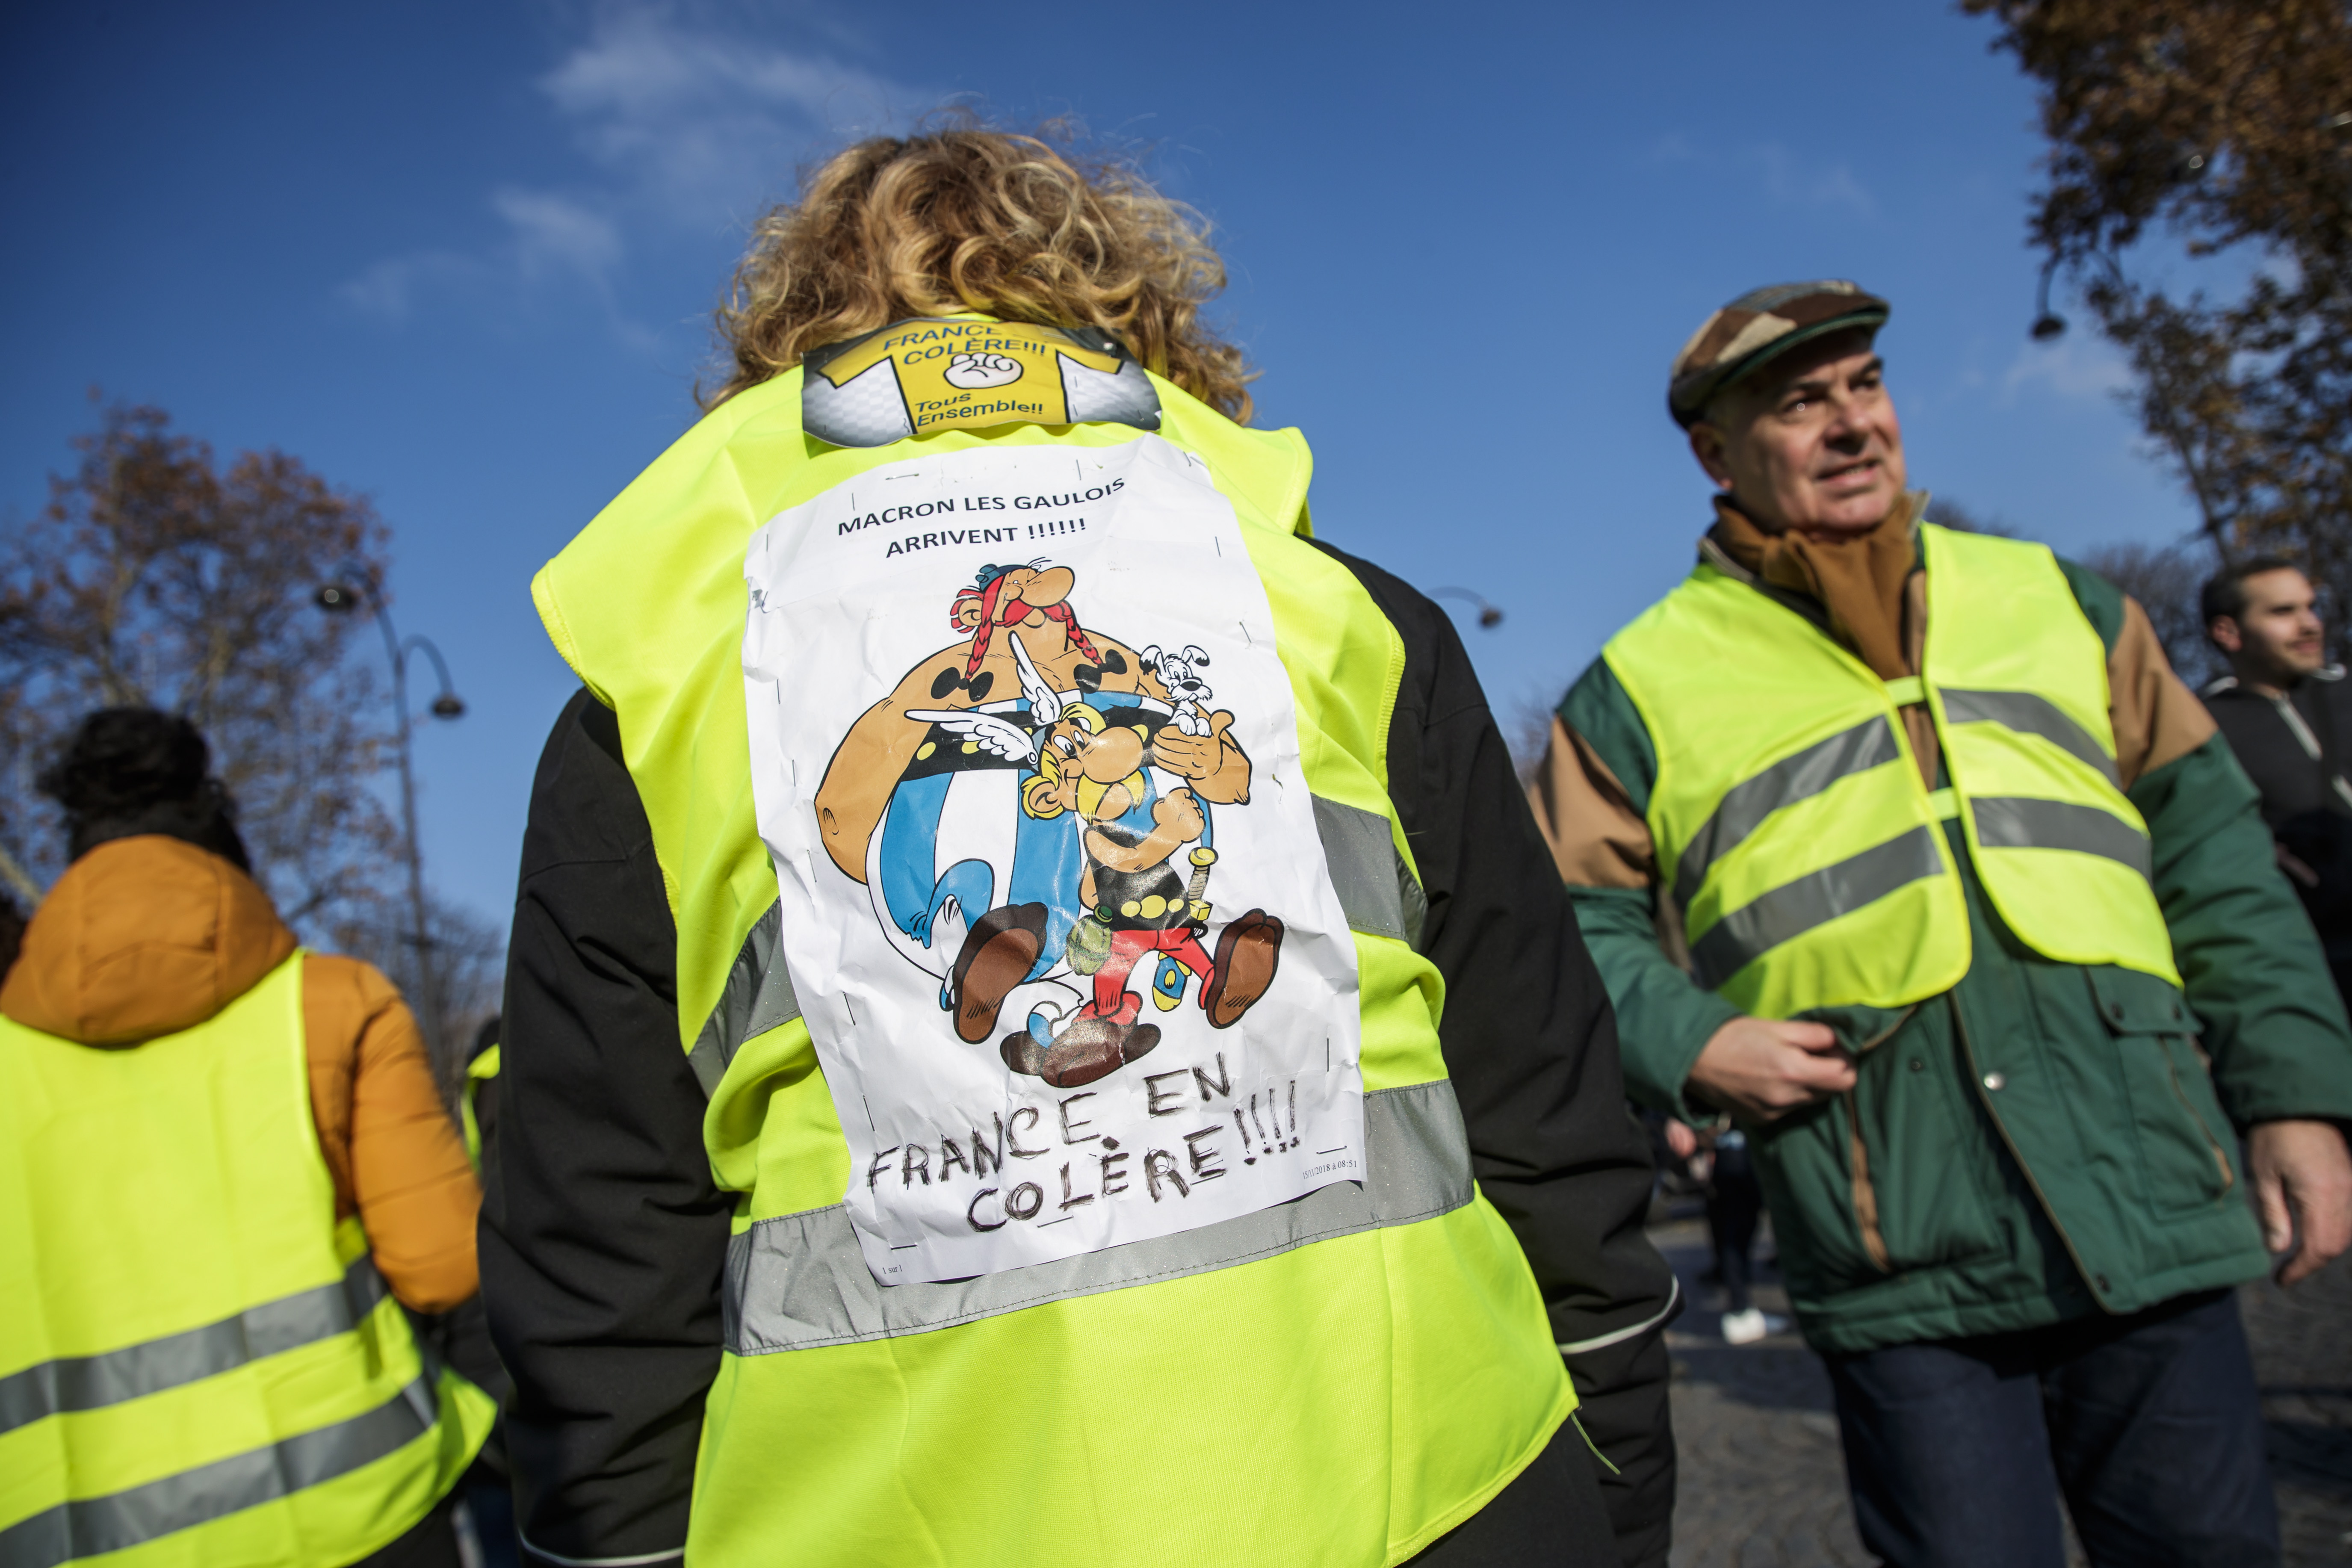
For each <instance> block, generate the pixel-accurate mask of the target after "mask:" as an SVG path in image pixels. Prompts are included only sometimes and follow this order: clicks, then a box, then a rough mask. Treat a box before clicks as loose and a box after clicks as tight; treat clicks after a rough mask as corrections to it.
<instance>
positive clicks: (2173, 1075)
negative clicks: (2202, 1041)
mask: <svg viewBox="0 0 2352 1568" xmlns="http://www.w3.org/2000/svg"><path fill="white" fill-rule="evenodd" d="M2159 1048H2160V1049H2162V1050H2163V1052H2164V1072H2165V1076H2166V1077H2167V1078H2168V1079H2171V1080H2172V1098H2173V1099H2175V1100H2179V1101H2180V1109H2181V1110H2185V1111H2187V1112H2189V1121H2194V1122H2195V1123H2197V1131H2198V1132H2199V1134H2200V1136H2202V1137H2203V1138H2204V1140H2205V1147H2206V1148H2207V1149H2208V1150H2210V1152H2212V1155H2213V1163H2214V1164H2215V1165H2217V1166H2219V1167H2220V1168H2221V1191H2220V1192H2218V1193H2216V1194H2213V1201H2214V1202H2215V1203H2220V1202H2221V1200H2222V1199H2223V1198H2226V1197H2228V1196H2229V1195H2230V1189H2231V1187H2234V1186H2236V1185H2237V1184H2238V1173H2236V1172H2235V1171H2232V1170H2231V1169H2230V1156H2229V1154H2228V1153H2227V1152H2225V1151H2224V1150H2223V1149H2222V1147H2221V1140H2220V1139H2218V1138H2216V1137H2214V1136H2213V1130H2212V1129H2211V1128H2210V1127H2208V1126H2206V1125H2205V1118H2204V1117H2203V1116H2202V1115H2201V1114H2200V1113H2199V1111H2198V1110H2197V1107H2196V1104H2195V1103H2194V1102H2193V1101H2191V1100H2189V1090H2188V1089H2185V1088H2183V1087H2182V1085H2181V1082H2180V1064H2179V1063H2178V1062H2176V1061H2174V1060H2173V1059H2172V1050H2171V1047H2168V1046H2164V1047H2159Z"/></svg>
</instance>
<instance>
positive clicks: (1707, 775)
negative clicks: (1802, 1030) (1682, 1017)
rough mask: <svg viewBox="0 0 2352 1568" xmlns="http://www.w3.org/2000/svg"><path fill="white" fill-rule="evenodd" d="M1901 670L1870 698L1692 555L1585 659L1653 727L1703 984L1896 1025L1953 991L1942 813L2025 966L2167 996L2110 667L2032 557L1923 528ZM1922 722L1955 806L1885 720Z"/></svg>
mask: <svg viewBox="0 0 2352 1568" xmlns="http://www.w3.org/2000/svg"><path fill="white" fill-rule="evenodd" d="M1919 539H1920V550H1921V554H1922V561H1923V563H1924V566H1925V569H1926V572H1927V639H1926V647H1925V651H1924V654H1923V656H1922V659H1921V665H1922V668H1921V672H1920V674H1919V675H1918V676H1917V677H1916V678H1913V679H1906V680H1901V681H1895V682H1887V681H1882V680H1880V679H1878V677H1877V676H1876V675H1874V674H1873V673H1872V672H1871V670H1870V669H1869V668H1867V667H1866V666H1864V664H1863V663H1862V661H1861V660H1860V659H1858V658H1855V657H1854V656H1853V654H1851V653H1849V652H1848V651H1846V650H1845V649H1844V648H1843V647H1840V646H1839V645H1838V644H1837V643H1836V642H1835V641H1834V640H1833V639H1832V637H1830V636H1829V635H1828V634H1827V633H1826V632H1824V631H1822V629H1820V628H1819V627H1818V626H1814V625H1813V624H1812V623H1811V622H1810V621H1808V620H1807V619H1805V618H1804V617H1803V616H1801V615H1799V614H1797V613H1796V612H1795V611H1793V610H1791V609H1789V608H1788V607H1786V606H1784V605H1780V604H1779V603H1777V602H1776V601H1774V600H1773V599H1772V598H1771V597H1770V596H1769V595H1765V594H1763V593H1760V592H1759V591H1757V589H1755V588H1754V587H1753V586H1751V585H1749V584H1746V583H1743V582H1741V581H1740V580H1738V578H1736V577H1733V576H1731V575H1730V574H1727V573H1725V572H1723V571H1721V570H1720V569H1718V568H1717V567H1716V566H1715V565H1713V564H1711V563H1706V562H1702V563H1700V565H1699V566H1698V567H1697V568H1696V570H1695V571H1694V572H1692V574H1691V575H1690V576H1689V577H1688V578H1687V579H1685V581H1684V583H1683V584H1681V585H1680V586H1679V587H1677V588H1676V589H1675V591H1674V592H1673V593H1671V594H1669V595H1666V597H1665V598H1664V599H1662V600H1660V601H1659V602H1658V603H1657V604H1656V605H1653V606H1651V608H1650V609H1649V610H1648V611H1647V612H1645V613H1644V614H1643V616H1641V617H1640V618H1639V619H1637V620H1635V621H1634V622H1633V624H1632V625H1631V626H1627V627H1626V628H1625V629H1624V630H1623V631H1622V632H1620V633H1618V634H1617V636H1616V637H1612V639H1610V642H1609V645H1608V647H1606V648H1605V649H1604V650H1603V651H1602V657H1603V658H1606V659H1607V660H1608V664H1609V668H1610V670H1611V671H1612V673H1613V674H1614V675H1615V676H1616V677H1617V679H1618V681H1619V683H1620V684H1621V685H1622V686H1623V687H1624V689H1625V691H1626V694H1627V695H1628V696H1629V697H1630V698H1632V700H1633V705H1634V707H1635V708H1636V709H1638V710H1640V712H1641V715H1642V719H1643V723H1645V724H1646V725H1647V726H1648V727H1649V731H1650V736H1651V741H1652V743H1653V744H1654V746H1655V747H1656V749H1657V757H1658V776H1657V784H1656V787H1655V790H1654V793H1653V795H1651V798H1650V807H1649V825H1650V831H1651V833H1652V835H1653V837H1654V842H1655V844H1656V847H1657V857H1658V866H1659V868H1660V876H1661V879H1662V880H1663V881H1664V884H1665V887H1666V889H1667V892H1668V896H1670V897H1672V898H1673V899H1674V900H1675V904H1676V906H1677V907H1678V908H1679V909H1680V910H1681V912H1682V916H1683V921H1684V927H1685V931H1686V932H1687V934H1688V937H1689V941H1690V948H1691V958H1692V962H1693V964H1694V966H1695V969H1696V977H1697V979H1698V981H1699V983H1700V984H1702V985H1705V986H1706V987H1708V988H1709V989H1711V990H1715V991H1717V992H1719V993H1721V994H1723V995H1724V996H1725V997H1727V998H1728V999H1729V1000H1731V1001H1732V1002H1735V1003H1737V1004H1738V1005H1739V1006H1740V1007H1741V1008H1742V1009H1744V1010H1746V1011H1748V1012H1749V1013H1752V1014H1756V1015H1758V1016H1764V1017H1773V1018H1786V1017H1792V1016H1796V1015H1798V1014H1800V1013H1802V1012H1805V1011H1806V1010H1808V1009H1811V1008H1816V1007H1831V1006H1841V1005H1853V1004H1864V1005H1873V1006H1880V1007H1897V1006H1903V1005H1908V1004H1910V1003H1913V1002H1917V1001H1920V1000H1922V999H1924V998H1926V997H1928V996H1932V995H1935V994H1937V993H1939V992H1942V991H1946V990H1948V989H1950V988H1951V987H1952V986H1953V985H1955V984H1958V982H1959V980H1960V977H1961V976H1962V975H1964V974H1966V973H1968V969H1969V917H1968V909H1967V905H1966V902H1965V899H1964V895H1963V893H1962V891H1961V889H1960V883H1959V879H1958V875H1957V873H1956V870H1955V868H1954V867H1953V866H1952V865H1951V863H1950V856H1949V853H1948V845H1947V841H1946V837H1945V832H1944V829H1943V826H1942V824H1943V823H1944V822H1946V821H1948V820H1951V819H1953V818H1958V821H1959V822H1960V824H1961V826H1962V828H1963V830H1964V833H1965V838H1966V842H1967V845H1968V848H1969V858H1970V859H1971V860H1972V861H1973V862H1974V864H1975V867H1976V871H1977V875H1978V877H1979V879H1981V881H1982V883H1983V886H1984V889H1985V892H1986V894H1987V895H1988V897H1989V898H1990V900H1991V902H1992V905H1993V908H1994V909H1995V910H1997V911H1999V913H2000V918H2001V919H2002V921H2005V922H2006V923H2007V924H2008V926H2009V928H2010V929H2011V931H2015V932H2016V933H2017V935H2018V937H2019V938H2020V939H2021V940H2022V941H2023V942H2025V943H2026V944H2027V945H2028V946H2030V947H2032V949H2033V950H2034V951H2035V952H2039V953H2042V955H2043V956H2045V957H2048V958H2053V959H2057V960H2059V961H2061V962H2063V963H2084V964H2117V965H2121V966H2122V967H2124V968H2127V969H2137V970H2141V971H2143V972H2145V973H2149V974H2154V975H2157V976H2158V977H2160V978H2162V979H2165V980H2168V981H2170V982H2172V983H2173V984H2179V973H2177V972H2176V970H2175V969H2174V967H2173V962H2172V942H2171V937H2170V934H2169V933H2168V931H2167V930H2166V927H2165V924H2164V915H2163V911H2162V910H2160V909H2159V908H2158V904H2157V901H2156V895H2155V892H2154V889H2153V888H2152V887H2151V886H2150V882H2149V878H2150V875H2151V867H2152V862H2151V855H2150V847H2149V843H2148V835H2147V824H2146V823H2145V822H2144V821H2143V820H2142V819H2141V817H2140V815H2139V813H2138V811H2137V809H2135V808H2134V807H2133V805H2132V804H2131V801H2130V800H2129V799H2128V798H2127V797H2126V795H2125V794H2124V792H2123V788H2122V785H2121V784H2120V783H2119V782H2118V780H2117V776H2116V749H2115V736H2114V733H2113V731H2112V730H2111V728H2110V725H2109V721H2108V717H2107V667H2106V653H2105V647H2104V646H2103V645H2102V644H2101V642H2100V639H2099V635H2098V633H2097V631H2096V630H2095V629H2094V628H2093V627H2092V626H2091V625H2090V623H2089V621H2088V620H2086V619H2085V618H2084V615H2083V612H2082V608H2081V606H2080V605H2077V604H2076V603H2075V601H2074V594H2073V592H2072V591H2071V590H2070V589H2069V588H2068V586H2067V584H2066V579H2065V575H2064V574H2063V573H2062V572H2060V570H2059V569H2058V565H2057V562H2056V560H2055V558H2054V557H2053V556H2052V554H2051V553H2050V552H2049V551H2048V550H2047V549H2045V548H2044V547H2042V546H2041V545H2038V544H2028V543H2023V542H2017V541H2013V540H2006V539H1996V538H1989V537H1986V536H1983V535H1979V534H1969V533H1958V532H1955V531H1951V530H1948V529H1944V528H1938V527H1937V526H1935V525H1934V524H1932V523H1923V524H1921V525H1920V528H1919ZM1921 700H1925V701H1926V702H1927V704H1928V707H1929V710H1930V711H1931V712H1932V713H1933V714H1934V715H1935V720H1936V728H1937V735H1938V737H1939V739H1940V742H1941V744H1942V749H1943V758H1944V770H1945V773H1946V774H1947V776H1948V778H1949V780H1950V784H1949V785H1948V787H1947V788H1944V789H1939V790H1936V791H1933V792H1931V791H1929V790H1928V788H1927V785H1926V784H1925V783H1924V782H1923V781H1922V779H1921V777H1920V773H1919V767H1918V763H1917V762H1916V759H1915V757H1914V755H1913V752H1912V751H1911V745H1910V742H1909V740H1908V739H1907V738H1906V734H1905V732H1904V728H1903V724H1902V721H1901V719H1900V717H1899V714H1898V709H1899V708H1900V707H1902V706H1903V705H1905V704H1907V703H1912V702H1917V701H1921Z"/></svg>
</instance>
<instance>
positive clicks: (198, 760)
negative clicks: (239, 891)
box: [33, 708, 253, 871]
mask: <svg viewBox="0 0 2352 1568" xmlns="http://www.w3.org/2000/svg"><path fill="white" fill-rule="evenodd" d="M210 760H211V749H210V748H209V747H207V746H206V745H205V737H204V735H203V733H202V731H198V730H197V728H196V727H195V726H194V724H191V723H189V722H188V721H186V720H185V719H183V718H181V717H179V716H178V715H177V714H173V713H159V712H157V711H156V710H154V709H152V708H101V709H100V710H98V711H97V712H95V713H92V714H90V715H89V717H88V718H86V719H84V720H83V721H81V722H80V724H79V725H77V726H76V727H75V729H74V732H73V738H72V739H71V740H69V741H68V742H66V747H65V750H64V751H63V752H61V753H59V755H58V760H57V761H56V762H54V763H50V764H49V765H48V767H47V768H45V769H43V770H42V772H41V775H40V776H39V777H38V778H37V779H35V780H34V781H33V783H34V787H36V788H37V789H38V790H39V791H40V792H41V793H42V794H43V795H47V796H48V797H49V798H50V799H51V800H54V801H56V802H57V803H58V805H61V806H64V807H65V809H66V832H67V853H68V855H69V856H70V857H71V858H73V859H76V860H79V859H80V858H82V857H83V856H85V855H87V854H89V852H90V851H91V850H93V849H95V848H97V847H99V846H100V845H101V844H106V843H110V842H112V841H113V840H115V839H117V838H131V837H136V836H137V835H140V834H142V833H162V834H166V835H168V836H170V837H173V838H178V839H182V840H184V841H185V842H187V843H190V844H193V845H194V846H195V847H197V848H199V849H208V850H210V851H211V852H212V853H214V854H215V855H217V856H219V857H220V858H222V859H224V860H226V861H227V862H229V863H230V864H231V865H233V866H235V867H236V868H237V869H238V870H240V871H250V870H251V869H252V868H253V866H252V862H251V861H249V860H247V858H246V854H245V840H244V839H242V838H240V837H237V832H236V803H235V802H233V801H231V800H230V799H229V795H228V790H227V789H226V786H224V785H223V784H221V782H220V780H218V779H216V778H215V777H213V776H212V775H211V773H209V771H208V767H209V763H210Z"/></svg>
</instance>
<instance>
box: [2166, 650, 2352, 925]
mask: <svg viewBox="0 0 2352 1568" xmlns="http://www.w3.org/2000/svg"><path fill="white" fill-rule="evenodd" d="M2201 695H2202V696H2203V697H2204V699H2205V707H2206V710H2208V711H2209V712H2210V713H2211V714H2212V715H2213V721H2214V722H2215V723H2217V724H2219V725H2220V726H2221V734H2222V737H2223V738H2224V739H2225V740H2227V741H2228V742H2230V750H2231V752H2235V753H2236V754H2237V758H2238V765H2239V766H2240V767H2242V768H2244V769H2245V770H2246V774H2247V776H2248V777H2249V778H2252V780H2253V781H2254V788H2255V789H2257V790H2259V791H2260V792H2261V793H2262V797H2263V821H2264V822H2266V823H2268V824H2269V825H2270V830H2271V835H2272V837H2274V838H2275V839H2277V840H2278V845H2279V847H2280V848H2281V849H2282V850H2284V851H2285V855H2286V856H2288V857H2292V861H2289V860H2287V859H2286V858H2284V857H2283V858H2282V861H2281V864H2282V866H2283V868H2284V869H2285V871H2286V873H2287V880H2288V881H2290V882H2292V883H2293V884H2294V890H2295V891H2296V892H2297V893H2299V894H2301V895H2302V897H2303V907H2304V909H2305V910H2307V911H2308V912H2309V913H2310V915H2311V923H2312V924H2313V925H2314V926H2315V927H2316V928H2317V929H2318V931H2319V940H2320V943H2321V945H2322V946H2324V947H2325V948H2326V950H2327V961H2328V963H2331V964H2341V963H2352V782H2347V778H2346V771H2347V767H2352V754H2347V753H2352V681H2347V680H2346V679H2344V671H2343V670H2342V668H2330V669H2325V670H2322V671H2320V672H2319V673H2317V674H2315V675H2314V676H2312V677H2310V678H2309V679H2305V680H2303V681H2301V682H2299V683H2297V685H2296V686H2295V687H2294V689H2293V690H2292V691H2290V692H2288V693H2287V695H2286V696H2285V697H2284V698H2270V697H2264V696H2263V695H2261V694H2260V693H2258V692H2253V691H2249V690H2247V689H2245V688H2244V687H2242V686H2241V685H2239V684H2238V682H2237V680H2236V679H2235V678H2234V677H2231V676H2226V675H2225V676H2223V677H2222V678H2221V679H2219V680H2216V681H2214V682H2213V683H2212V684H2211V685H2210V686H2208V687H2206V688H2205V689H2204V691H2203V692H2202V693H2201Z"/></svg>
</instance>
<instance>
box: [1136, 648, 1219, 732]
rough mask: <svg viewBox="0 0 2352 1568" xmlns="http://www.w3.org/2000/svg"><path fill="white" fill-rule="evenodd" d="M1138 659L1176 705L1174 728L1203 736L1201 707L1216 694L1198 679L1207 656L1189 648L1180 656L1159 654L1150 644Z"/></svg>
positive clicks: (1204, 723)
mask: <svg viewBox="0 0 2352 1568" xmlns="http://www.w3.org/2000/svg"><path fill="white" fill-rule="evenodd" d="M1142 657H1143V667H1144V668H1146V669H1149V670H1150V671H1151V673H1152V674H1154V675H1156V676H1158V677H1159V678H1160V685H1162V686H1164V687H1166V688H1167V689H1168V695H1169V697H1170V699H1171V700H1173V701H1174V702H1175V704H1176V728H1177V729H1178V730H1180V731H1183V732H1184V733H1185V734H1187V735H1205V734H1207V733H1208V732H1209V720H1208V715H1207V714H1206V713H1204V712H1203V711H1202V704H1203V703H1205V702H1207V701H1208V700H1210V699H1211V698H1213V697H1214V696H1215V695H1216V693H1215V692H1213V691H1211V690H1210V689H1209V683H1208V682H1207V681H1205V680H1203V679H1201V676H1200V670H1201V669H1202V668H1203V667H1204V666H1206V665H1207V664H1208V662H1209V656H1208V655H1207V654H1206V653H1204V652H1202V650H1201V649H1199V648H1197V647H1192V646H1190V645H1189V644H1188V645H1187V646H1186V647H1184V648H1183V649H1182V650H1181V652H1177V653H1162V652H1160V645H1159V644H1157V643H1154V644H1152V645H1151V647H1148V648H1145V649H1144V650H1143V656H1142Z"/></svg>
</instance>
